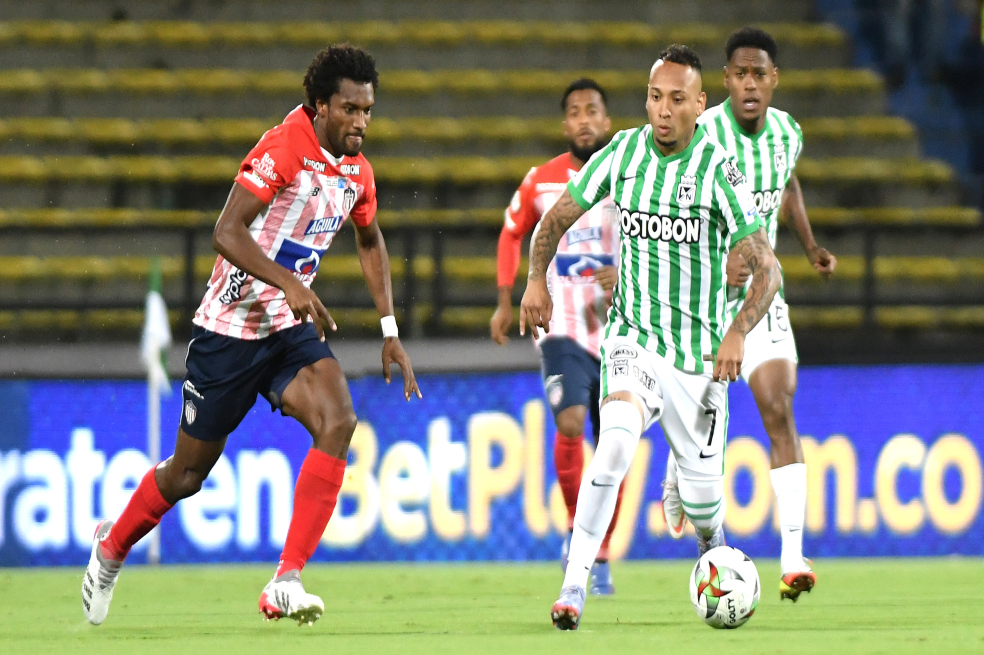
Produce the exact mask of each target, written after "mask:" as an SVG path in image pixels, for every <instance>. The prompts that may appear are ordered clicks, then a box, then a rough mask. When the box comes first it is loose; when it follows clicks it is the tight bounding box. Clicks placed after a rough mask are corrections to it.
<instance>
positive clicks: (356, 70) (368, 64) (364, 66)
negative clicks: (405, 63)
mask: <svg viewBox="0 0 984 655" xmlns="http://www.w3.org/2000/svg"><path fill="white" fill-rule="evenodd" d="M342 80H352V81H353V82H358V83H359V84H372V88H373V90H375V89H376V88H377V87H378V86H379V73H377V72H376V60H375V59H373V58H372V55H370V54H369V53H368V52H366V51H365V50H363V49H362V48H357V47H355V46H351V45H349V44H347V43H343V44H341V45H330V46H328V47H327V48H325V49H324V50H322V51H321V52H319V53H318V54H317V55H315V57H314V60H313V61H312V62H311V64H310V65H309V66H308V69H307V73H305V74H304V93H305V94H307V101H308V105H310V106H311V107H316V106H317V102H318V100H324V101H325V102H328V101H329V100H330V98H331V97H332V96H333V95H335V94H336V93H338V89H339V88H340V86H341V83H342Z"/></svg>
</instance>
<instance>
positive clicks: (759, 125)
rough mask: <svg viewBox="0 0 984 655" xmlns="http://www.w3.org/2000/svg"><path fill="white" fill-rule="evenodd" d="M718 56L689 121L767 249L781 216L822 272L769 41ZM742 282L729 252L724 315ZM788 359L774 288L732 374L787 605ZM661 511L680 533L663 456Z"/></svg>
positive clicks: (795, 555) (672, 480) (798, 538)
mask: <svg viewBox="0 0 984 655" xmlns="http://www.w3.org/2000/svg"><path fill="white" fill-rule="evenodd" d="M725 54H726V55H727V57H728V65H727V66H725V68H724V85H725V87H726V88H727V89H728V94H729V97H728V99H727V100H725V101H724V102H723V103H722V104H720V105H718V106H717V107H712V108H711V109H708V110H707V111H706V112H704V113H703V114H702V115H701V117H700V119H699V120H698V122H699V123H700V124H701V125H703V126H704V129H706V130H707V133H708V135H709V136H711V137H712V138H713V139H715V140H716V141H717V142H718V143H720V144H721V145H723V146H724V147H725V148H726V149H727V150H728V152H729V153H731V154H732V155H733V156H734V157H735V159H736V160H737V162H738V168H739V169H740V170H741V172H742V173H743V174H744V175H745V177H746V178H747V179H748V183H749V186H750V187H751V190H752V192H753V194H754V198H755V206H756V207H757V208H758V211H759V216H761V218H762V221H763V222H764V224H765V229H766V232H767V233H768V235H769V243H770V244H771V245H772V247H773V248H774V247H775V245H776V232H777V231H778V229H779V220H780V218H781V219H782V220H784V221H785V222H786V223H787V224H789V225H790V226H791V227H792V228H793V232H794V233H795V234H796V237H797V238H798V239H799V242H800V245H802V246H803V251H804V252H805V253H806V257H807V259H809V260H810V263H811V264H812V265H813V268H815V269H816V270H817V272H818V273H819V274H820V275H823V276H824V277H828V276H830V274H831V273H833V272H834V268H835V267H836V266H837V259H836V258H835V257H834V256H833V255H831V254H830V253H829V252H827V250H825V249H824V248H821V247H819V246H818V245H817V242H816V240H815V239H814V238H813V230H811V229H810V221H809V219H808V218H807V215H806V207H805V205H804V204H803V191H802V190H801V189H800V183H799V180H798V179H797V178H796V174H795V172H794V168H795V167H796V160H797V159H798V158H799V155H800V153H801V152H802V151H803V132H802V131H801V130H800V126H799V125H798V124H797V123H796V121H795V120H793V118H792V117H791V116H790V115H789V114H787V113H786V112H784V111H780V110H778V109H773V108H772V107H770V106H769V103H770V102H771V101H772V93H773V91H774V90H775V88H776V85H777V83H778V81H779V74H778V70H777V69H776V42H775V41H774V40H773V39H772V37H771V36H769V34H767V33H766V32H763V31H762V30H760V29H757V28H753V27H745V28H742V29H740V30H738V31H736V32H735V33H733V34H732V35H731V37H730V38H729V39H728V42H727V45H726V46H725ZM750 284H751V282H750V280H749V270H748V266H747V265H746V263H745V261H744V260H743V259H742V256H741V253H740V252H737V251H732V252H731V254H730V255H729V257H728V285H729V286H728V301H729V302H728V315H729V319H730V318H733V317H734V316H735V315H736V314H737V312H738V311H739V310H740V308H741V306H742V303H743V302H744V301H745V297H746V294H747V293H748V289H749V287H750ZM797 361H798V359H797V355H796V341H795V340H794V339H793V331H792V328H791V327H790V326H789V317H788V310H787V307H786V301H785V298H784V294H783V292H782V287H780V289H779V293H777V294H776V296H775V299H774V300H773V301H772V306H771V307H770V308H769V313H768V314H766V316H765V318H763V319H762V321H761V322H760V323H759V324H758V325H756V326H755V327H754V328H753V329H752V331H751V332H749V333H748V335H747V336H746V337H745V360H744V362H743V363H742V366H741V377H742V379H744V380H745V382H746V383H748V386H749V387H750V388H751V390H752V395H753V396H754V397H755V403H756V404H757V405H758V408H759V413H761V415H762V422H763V423H764V424H765V431H766V433H768V435H769V441H770V442H771V445H772V449H771V450H772V457H771V459H772V487H773V489H774V490H775V494H776V504H777V507H778V511H779V525H780V530H781V533H782V558H781V569H782V570H781V577H780V580H779V597H780V598H790V599H792V600H793V601H795V600H796V599H797V598H798V597H799V595H800V593H801V592H804V591H810V589H812V588H813V585H815V584H816V580H817V578H816V575H815V574H814V573H813V571H812V570H811V568H810V562H809V560H806V559H805V558H804V557H803V521H804V515H805V513H806V464H804V462H803V449H802V447H801V446H800V440H799V434H798V433H797V431H796V421H795V420H794V419H793V395H794V394H795V393H796V364H797ZM663 512H664V514H665V516H666V523H667V525H668V526H669V528H670V534H671V535H673V536H674V537H675V538H678V539H679V538H680V537H681V536H682V535H683V529H684V527H685V526H686V523H687V516H686V514H685V513H684V511H683V507H682V506H681V504H680V494H679V491H678V488H677V470H676V462H675V460H674V458H673V454H672V453H671V454H670V457H669V461H668V462H667V467H666V481H665V482H664V485H663Z"/></svg>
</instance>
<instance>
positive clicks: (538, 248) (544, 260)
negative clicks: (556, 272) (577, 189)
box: [519, 190, 584, 337]
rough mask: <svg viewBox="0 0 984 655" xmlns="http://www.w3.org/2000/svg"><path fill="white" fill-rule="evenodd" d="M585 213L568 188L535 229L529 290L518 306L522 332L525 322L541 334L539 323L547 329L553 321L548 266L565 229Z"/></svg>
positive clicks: (534, 331) (536, 333)
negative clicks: (548, 284)
mask: <svg viewBox="0 0 984 655" xmlns="http://www.w3.org/2000/svg"><path fill="white" fill-rule="evenodd" d="M582 214H584V209H582V208H581V206H580V205H579V204H577V203H576V202H574V198H572V197H571V192H570V191H569V190H565V191H564V193H563V195H561V196H560V198H559V199H558V200H557V202H555V203H554V205H553V207H551V208H550V210H549V211H548V212H547V213H546V214H544V216H543V218H542V219H540V223H539V224H538V225H537V227H536V230H535V231H534V232H533V240H532V241H531V242H530V273H529V279H528V280H527V283H526V292H525V293H524V294H523V302H522V304H521V305H520V310H519V333H520V334H526V324H527V323H528V324H529V326H530V329H531V330H532V331H533V336H534V337H537V336H539V332H537V327H541V328H543V330H544V332H546V330H547V326H549V325H550V315H551V314H552V313H553V301H551V300H550V292H549V291H548V290H547V267H548V266H550V261H551V260H552V259H553V258H554V255H556V254H557V245H558V244H560V238H561V237H562V236H564V233H565V232H567V230H568V229H569V228H570V226H571V225H574V222H575V221H576V220H577V219H579V218H580V217H581V215H582Z"/></svg>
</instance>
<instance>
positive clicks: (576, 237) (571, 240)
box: [567, 227, 601, 246]
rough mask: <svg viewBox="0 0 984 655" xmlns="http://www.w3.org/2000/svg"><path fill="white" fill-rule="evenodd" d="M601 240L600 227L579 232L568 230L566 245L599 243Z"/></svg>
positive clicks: (583, 229)
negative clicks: (584, 242) (583, 242)
mask: <svg viewBox="0 0 984 655" xmlns="http://www.w3.org/2000/svg"><path fill="white" fill-rule="evenodd" d="M600 240H601V228H600V227H585V228H581V229H580V230H569V231H568V232H567V245H569V246H573V245H574V244H575V243H581V242H582V241H600Z"/></svg>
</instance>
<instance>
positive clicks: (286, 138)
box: [236, 125, 301, 204]
mask: <svg viewBox="0 0 984 655" xmlns="http://www.w3.org/2000/svg"><path fill="white" fill-rule="evenodd" d="M300 168H301V166H300V156H299V155H298V154H297V152H296V151H295V150H294V149H293V148H291V147H290V134H289V129H288V128H287V127H285V126H283V125H279V126H277V127H275V128H273V129H272V130H269V131H267V133H266V134H264V135H263V137H262V138H261V139H260V141H259V142H258V143H257V144H256V145H255V146H254V147H253V149H252V150H250V152H249V154H248V155H246V158H245V159H244V160H243V163H242V164H240V165H239V174H238V175H236V182H238V183H239V184H240V185H242V186H244V187H246V188H247V189H249V190H250V191H252V192H253V194H254V195H255V196H256V197H257V198H259V199H260V200H262V201H263V202H265V203H268V204H269V203H270V201H271V200H273V197H274V196H275V195H277V192H278V191H280V190H281V189H283V188H284V187H285V186H287V185H288V184H290V183H291V182H292V181H293V180H294V177H295V176H296V175H297V171H299V170H300Z"/></svg>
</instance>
